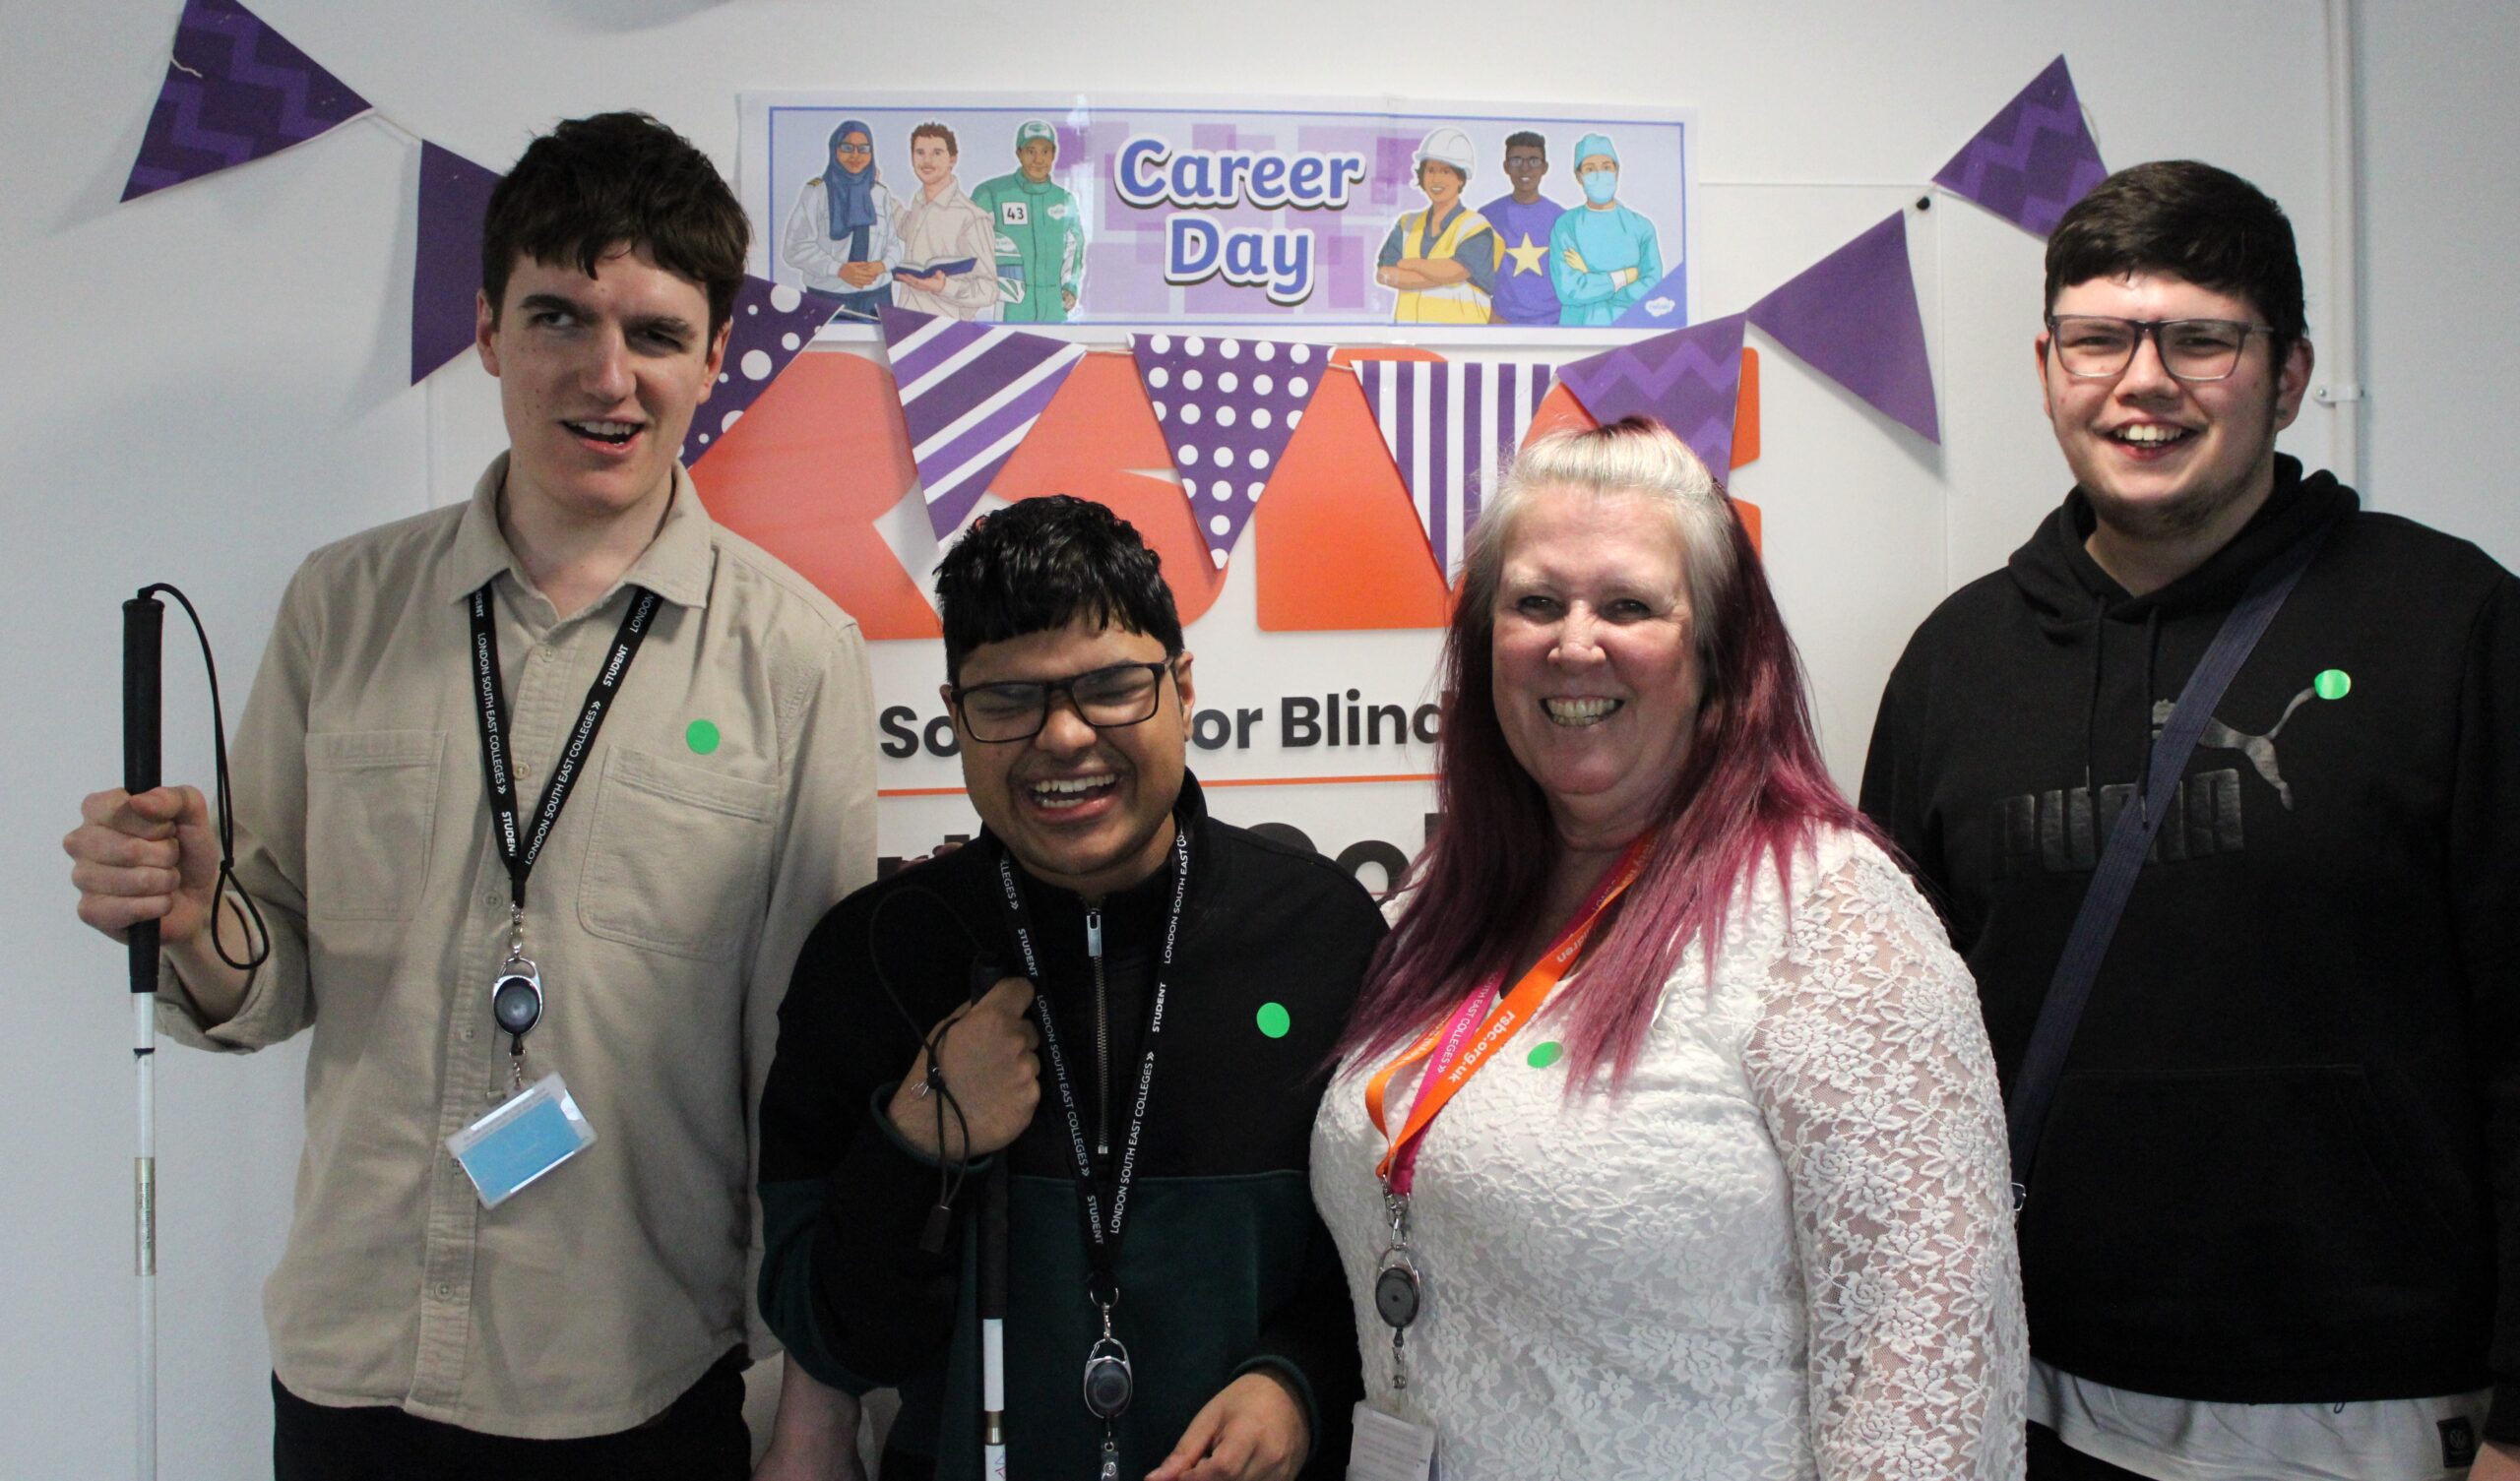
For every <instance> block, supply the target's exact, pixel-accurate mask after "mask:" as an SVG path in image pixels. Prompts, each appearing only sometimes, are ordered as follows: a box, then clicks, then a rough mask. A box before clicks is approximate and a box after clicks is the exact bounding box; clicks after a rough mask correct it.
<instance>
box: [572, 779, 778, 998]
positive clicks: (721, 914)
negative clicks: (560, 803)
mask: <svg viewBox="0 0 2520 1481" xmlns="http://www.w3.org/2000/svg"><path fill="white" fill-rule="evenodd" d="M594 801H595V806H596V815H595V829H594V833H593V834H592V836H591V837H590V839H589V841H588V845H587V864H586V873H585V876H584V880H583V883H582V884H581V886H580V889H579V893H578V918H579V921H580V923H581V924H583V925H584V926H585V927H586V928H587V929H588V930H589V931H591V932H593V933H594V934H596V935H598V936H601V937H605V938H607V939H609V940H612V941H618V942H621V943H623V944H625V945H628V946H634V947H641V948H645V949H648V950H651V951H658V952H663V953H666V954H668V955H670V956H686V957H690V958H692V959H693V960H698V961H724V960H725V959H727V958H728V957H730V956H733V955H734V953H735V951H736V949H737V948H738V947H740V946H741V945H742V944H743V943H744V942H745V941H746V940H748V939H749V938H750V936H751V934H752V928H753V926H754V925H755V924H756V923H757V922H759V920H760V919H761V916H762V911H763V908H764V906H765V905H766V903H767V901H766V900H765V899H764V897H763V895H764V891H765V889H766V887H767V884H768V881H769V878H770V856H771V847H772V843H773V841H774V837H775V834H776V833H777V822H776V819H777V813H778V803H779V789H778V788H777V787H775V786H772V785H771V784H769V783H768V782H760V781H747V780H745V779H743V778H742V777H738V776H726V775H723V774H721V773H719V772H716V771H703V770H702V769H700V768H698V767H690V766H684V765H683V764H681V763H679V762H672V761H667V760H665V759H664V758H663V757H661V756H657V755H654V754H651V753H649V752H645V751H635V750H631V749H629V748H627V747H621V746H615V747H614V748H612V750H611V751H610V752H609V753H608V754H607V756H606V759H605V762H604V769H603V782H602V785H601V787H600V788H599V790H598V792H597V794H596V797H595V799H594Z"/></svg>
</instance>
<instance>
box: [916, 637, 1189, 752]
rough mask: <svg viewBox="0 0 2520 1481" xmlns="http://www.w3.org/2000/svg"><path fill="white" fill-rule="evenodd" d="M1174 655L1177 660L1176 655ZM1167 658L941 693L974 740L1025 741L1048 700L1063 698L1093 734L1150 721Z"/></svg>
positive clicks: (1046, 714)
mask: <svg viewBox="0 0 2520 1481" xmlns="http://www.w3.org/2000/svg"><path fill="white" fill-rule="evenodd" d="M1176 656H1177V655H1176ZM1173 662H1174V659H1173V658H1166V659H1164V660H1163V661H1161V662H1157V663H1114V664H1112V665H1111V666H1110V667H1108V668H1097V669H1092V670H1089V671H1088V672H1085V673H1081V674H1077V675H1075V676H1074V677H1072V678H1066V679H1008V680H1004V681H1002V682H999V683H995V684H958V685H955V686H954V687H953V688H952V689H950V690H948V691H946V695H947V698H949V699H950V700H952V701H953V705H954V713H955V714H956V715H958V716H960V717H961V718H962V721H963V729H964V731H965V733H967V734H969V735H970V736H971V738H972V739H974V740H976V741H992V742H994V741H1020V740H1031V739H1032V738H1033V737H1034V736H1036V735H1039V734H1040V733H1041V727H1042V726H1043V725H1046V724H1048V723H1049V720H1050V696H1052V695H1056V694H1064V695H1066V696H1067V698H1068V703H1069V704H1071V705H1073V706H1075V707H1076V713H1077V717H1078V718H1079V719H1082V720H1084V721H1085V723H1087V724H1089V725H1091V726H1093V727H1094V728H1095V729H1097V730H1111V729H1116V728H1118V727H1120V726H1124V725H1137V724H1143V723H1145V722H1146V721H1147V720H1150V719H1153V718H1154V717H1155V711H1156V708H1157V706H1158V704H1159V703H1160V702H1161V698H1162V696H1163V694H1164V676H1165V674H1166V672H1167V671H1168V670H1170V669H1171V667H1172V664H1173Z"/></svg>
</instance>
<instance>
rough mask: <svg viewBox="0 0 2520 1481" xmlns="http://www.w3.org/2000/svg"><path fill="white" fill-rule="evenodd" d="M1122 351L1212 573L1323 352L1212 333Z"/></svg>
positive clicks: (1136, 338) (1148, 338) (1316, 377)
mask: <svg viewBox="0 0 2520 1481" xmlns="http://www.w3.org/2000/svg"><path fill="white" fill-rule="evenodd" d="M1129 347H1130V349H1131V351H1132V352H1133V353H1134V354H1135V355H1136V356H1137V362H1138V378H1139V379H1140V380H1141V381H1143V382H1144V383H1145V385H1146V398H1147V401H1148V402H1149V403H1151V404H1152V405H1153V406H1154V407H1155V419H1156V423H1157V425H1158V426H1160V427H1161V428H1162V429H1163V432H1164V440H1165V443H1166V446H1168V447H1170V448H1171V449H1172V463H1173V466H1175V467H1177V468H1179V469H1180V470H1181V492H1182V494H1183V496H1184V497H1186V498H1187V499H1188V500H1189V501H1190V513H1191V517H1192V520H1193V522H1194V523H1196V524H1197V525H1198V526H1199V534H1200V536H1201V537H1202V538H1204V539H1205V540H1206V541H1207V542H1208V555H1209V558H1210V559H1212V560H1214V561H1215V562H1216V563H1217V566H1218V567H1219V568H1220V569H1222V568H1223V567H1224V565H1225V563H1226V557H1227V556H1228V555H1229V553H1230V552H1231V551H1232V549H1233V542H1234V541H1235V540H1236V539H1237V538H1239V537H1240V536H1241V534H1242V526H1243V525H1246V524H1249V523H1250V521H1251V511H1252V510H1253V509H1254V508H1255V507H1257V506H1258V504H1259V503H1260V495H1261V494H1262V493H1263V492H1264V491H1265V490H1266V489H1267V488H1268V486H1269V475H1270V474H1271V473H1272V472H1274V471H1275V470H1276V468H1277V465H1278V460H1279V459H1280V457H1282V456H1283V455H1284V454H1285V453H1286V451H1287V440H1288V439H1289V438H1291V437H1292V436H1293V435H1294V430H1295V428H1296V426H1297V425H1299V424H1300V423H1301V422H1302V421H1303V411H1304V407H1305V406H1306V405H1308V404H1309V403H1310V402H1311V401H1312V392H1313V387H1314V386H1315V385H1316V384H1318V383H1319V381H1320V379H1321V377H1322V375H1323V374H1324V373H1325V372H1327V371H1328V370H1329V369H1330V351H1329V350H1327V349H1325V348H1323V347H1322V346H1320V345H1318V344H1292V343H1286V342H1283V341H1280V340H1275V339H1220V338H1217V337H1216V336H1213V335H1132V336H1130V337H1129Z"/></svg>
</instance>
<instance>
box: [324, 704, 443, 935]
mask: <svg viewBox="0 0 2520 1481" xmlns="http://www.w3.org/2000/svg"><path fill="white" fill-rule="evenodd" d="M444 748H445V734H444V732H442V731H436V730H355V731H347V732H343V733H337V734H332V735H309V736H307V737H306V880H305V886H306V913H307V916H308V917H309V918H310V919H314V920H384V921H400V920H409V919H410V918H411V906H412V903H413V901H414V900H416V899H417V898H418V897H419V895H420V893H421V888H422V887H423V886H424V885H425V884H426V883H427V881H428V876H429V853H430V843H431V842H432V840H433V835H434V833H435V832H436V824H437V786H438V762H439V756H440V753H441V752H442V751H443V750H444Z"/></svg>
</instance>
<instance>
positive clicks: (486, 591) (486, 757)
mask: <svg viewBox="0 0 2520 1481" xmlns="http://www.w3.org/2000/svg"><path fill="white" fill-rule="evenodd" d="M496 580H497V579H496V578H495V577H494V578H492V582H495V581H496ZM490 586H491V583H490V582H485V583H483V584H482V586H481V589H479V590H478V591H475V592H473V597H472V602H473V693H474V695H475V697H476V698H477V699H478V700H479V701H480V715H481V771H482V773H483V774H484V775H486V776H487V777H488V778H489V783H490V833H491V834H492V836H494V837H496V838H497V839H498V843H499V859H500V861H501V862H502V863H504V864H506V865H507V868H508V898H509V901H510V902H511V904H512V906H513V908H514V909H515V911H516V912H517V913H518V915H519V916H520V917H521V916H522V915H523V913H524V911H525V881H526V877H527V876H528V875H530V874H532V873H534V861H535V859H536V858H537V857H539V856H540V855H541V852H542V844H543V842H544V840H546V839H548V838H549V837H550V836H551V826H552V825H553V824H554V823H557V822H559V821H560V809H561V808H563V807H565V806H567V805H568V801H569V793H570V792H571V791H572V790H573V789H575V787H576V786H577V784H578V776H579V774H580V771H582V769H583V768H584V766H585V764H586V759H587V748H589V747H590V746H593V745H594V744H595V734H596V732H597V731H598V730H600V729H602V728H603V721H604V717H605V716H606V715H609V714H610V713H611V712H612V702H613V700H614V698H615V697H616V696H618V695H619V694H620V692H621V681H622V679H623V678H624V677H626V676H627V675H628V674H629V672H630V660H631V659H633V658H635V657H637V656H638V654H639V645H640V644H641V643H643V642H645V641H646V640H647V636H648V620H649V619H650V618H651V617H654V616H655V615H656V611H657V593H656V592H654V591H651V590H649V589H648V588H647V587H645V586H633V587H631V589H632V590H633V591H635V592H637V593H638V596H637V598H636V599H635V600H633V601H632V602H631V603H630V611H629V613H628V615H626V616H624V617H623V618H622V619H621V631H620V632H618V633H615V634H614V635H613V638H612V652H611V653H610V655H609V656H607V657H606V658H605V659H604V660H603V671H602V672H600V673H599V674H597V675H596V678H595V683H594V684H592V685H590V686H588V688H587V703H586V708H585V709H584V710H580V711H579V712H578V723H577V724H576V726H575V727H574V728H572V729H571V730H570V732H569V743H568V745H567V746H566V747H564V748H562V750H561V752H560V759H559V760H558V761H557V762H555V763H554V764H553V765H552V768H551V779H550V780H548V781H546V782H544V783H543V785H542V800H541V802H540V803H538V804H537V805H536V807H535V809H534V822H533V832H532V833H530V834H525V833H523V832H522V829H521V826H520V820H519V819H518V816H517V790H516V778H515V776H514V775H512V774H511V773H510V771H509V769H508V702H507V696H506V695H505V694H504V693H502V692H501V690H500V688H499V633H498V626H497V624H496V623H495V622H493V621H492V620H491V616H490Z"/></svg>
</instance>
